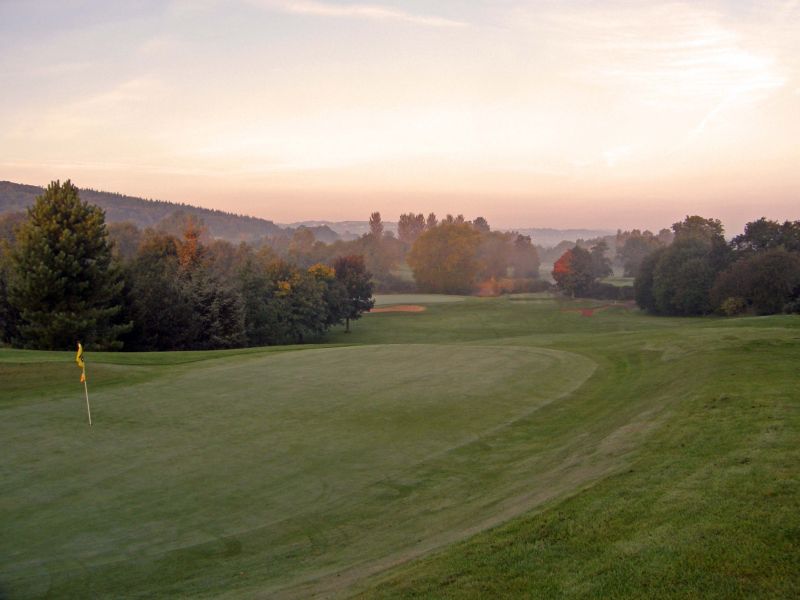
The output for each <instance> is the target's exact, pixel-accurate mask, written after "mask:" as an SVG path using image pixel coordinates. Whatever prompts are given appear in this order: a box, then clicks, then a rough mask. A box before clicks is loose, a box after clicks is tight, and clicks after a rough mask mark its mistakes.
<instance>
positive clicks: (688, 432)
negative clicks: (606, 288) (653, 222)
mask: <svg viewBox="0 0 800 600" xmlns="http://www.w3.org/2000/svg"><path fill="white" fill-rule="evenodd" d="M409 298H410V299H411V300H414V302H415V303H416V304H422V305H425V306H426V310H425V311H424V312H418V313H403V312H397V313H392V312H389V313H382V314H372V315H365V316H364V318H363V319H361V320H359V321H357V322H355V323H354V324H353V332H352V333H350V334H345V333H344V332H343V331H341V330H338V331H335V332H333V333H331V334H330V335H329V336H328V337H327V338H326V339H325V340H323V341H324V342H325V343H324V344H321V345H307V346H292V347H283V348H261V349H258V348H256V349H244V350H230V351H215V352H186V353H180V352H166V353H149V354H138V353H99V352H92V351H91V349H87V352H86V360H87V373H88V377H89V391H90V398H91V403H92V417H93V421H94V425H93V426H92V427H91V428H90V427H89V426H88V424H87V423H86V409H85V401H84V398H83V388H82V386H81V385H80V384H79V381H78V378H79V371H78V369H77V368H76V366H75V363H74V361H73V358H74V355H73V354H72V353H67V352H63V353H50V352H32V351H20V350H10V349H0V410H2V411H3V419H2V421H1V422H0V439H2V441H3V452H2V456H0V474H1V475H2V479H0V492H1V493H0V509H1V510H0V531H1V532H2V535H1V536H0V597H5V596H7V597H10V598H36V597H53V598H64V597H68V598H69V597H71V598H87V597H109V598H112V597H113V598H120V597H135V598H154V597H175V596H181V597H208V598H220V597H222V598H228V597H229V598H253V597H258V598H262V597H263V598H273V597H278V598H281V597H286V598H306V597H314V596H320V597H349V596H353V595H358V596H360V597H386V598H391V597H431V598H442V597H453V598H455V597H474V598H483V597H503V596H505V597H532V598H535V597H575V598H593V597H637V596H646V597H665V598H666V597H719V598H732V597H742V598H744V597H786V598H789V597H793V596H795V595H796V593H797V592H798V591H800V588H798V585H799V584H800V576H798V574H797V569H796V565H797V564H800V550H799V549H798V546H799V545H800V516H799V515H800V484H799V483H798V474H799V472H800V468H798V466H797V465H798V464H800V451H798V448H800V444H798V442H799V441H800V428H799V427H798V425H799V424H800V388H799V387H798V365H799V364H800V317H797V316H778V317H768V318H742V319H717V318H707V319H670V318H654V317H648V316H645V315H642V314H641V313H640V312H639V311H636V310H632V309H630V308H626V307H623V306H612V307H604V309H603V310H602V311H597V312H594V313H593V314H592V313H591V311H589V312H588V313H587V314H592V316H591V317H586V316H584V315H583V314H582V313H581V311H580V310H575V308H581V307H591V306H592V303H591V302H566V303H563V302H557V301H555V300H553V299H552V298H548V297H542V296H518V297H510V298H498V299H469V298H466V299H464V298H459V299H458V300H459V301H457V302H441V301H437V300H436V299H435V298H427V300H428V302H426V297H425V296H419V297H416V298H415V297H413V296H404V297H402V302H403V303H405V302H408V301H409ZM384 303H386V304H391V303H392V301H391V298H386V299H384ZM643 590H644V591H643Z"/></svg>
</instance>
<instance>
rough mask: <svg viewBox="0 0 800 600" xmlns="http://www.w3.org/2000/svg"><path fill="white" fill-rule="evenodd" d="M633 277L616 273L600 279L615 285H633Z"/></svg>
mask: <svg viewBox="0 0 800 600" xmlns="http://www.w3.org/2000/svg"><path fill="white" fill-rule="evenodd" d="M634 279H635V277H622V276H618V275H611V276H610V277H604V278H603V279H601V280H600V281H601V282H602V283H610V284H611V285H613V286H615V287H633V280H634Z"/></svg>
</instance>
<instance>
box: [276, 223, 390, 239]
mask: <svg viewBox="0 0 800 600" xmlns="http://www.w3.org/2000/svg"><path fill="white" fill-rule="evenodd" d="M281 226H282V227H287V228H291V229H297V228H298V227H308V228H309V229H316V228H318V227H325V228H327V229H330V230H331V231H333V232H335V233H336V235H338V236H339V237H340V238H341V239H343V240H355V239H357V238H360V237H361V236H362V235H364V234H365V233H369V221H298V222H297V223H289V224H286V225H281ZM383 229H384V231H391V232H392V233H395V234H396V233H397V223H395V222H392V221H383ZM317 239H321V238H317ZM322 241H325V240H324V239H323V240H322Z"/></svg>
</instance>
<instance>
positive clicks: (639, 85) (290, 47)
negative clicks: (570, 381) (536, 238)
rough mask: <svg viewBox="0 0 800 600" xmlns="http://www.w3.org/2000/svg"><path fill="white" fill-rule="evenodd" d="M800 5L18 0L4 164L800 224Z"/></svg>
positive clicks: (4, 50)
mask: <svg viewBox="0 0 800 600" xmlns="http://www.w3.org/2000/svg"><path fill="white" fill-rule="evenodd" d="M798 31H800V2H798V1H786V2H781V1H775V2H746V1H742V0H728V1H696V2H686V3H682V2H632V1H612V2H581V1H573V2H555V1H547V2H534V1H528V2H520V1H514V0H500V1H491V2H489V1H486V2H480V1H468V0H460V1H456V0H444V1H441V2H435V3H433V2H421V1H396V2H374V3H373V2H370V3H360V2H345V1H342V0H337V1H334V0H297V1H292V0H229V1H223V0H197V1H189V0H173V1H172V2H163V1H151V2H148V1H138V2H103V1H99V0H97V1H88V0H86V1H80V0H58V1H37V2H29V1H16V0H11V1H8V0H6V1H4V2H1V3H0V83H1V84H2V85H0V89H2V93H1V94H0V179H6V180H11V181H15V182H19V183H31V184H38V185H45V184H47V183H48V182H49V181H50V180H53V179H62V180H63V179H67V178H70V179H72V180H73V182H75V183H76V184H77V185H78V186H79V187H91V188H95V189H102V190H106V191H116V192H121V193H126V194H130V195H138V196H144V197H148V198H158V199H163V200H172V201H177V202H187V203H192V204H198V205H201V206H206V207H211V208H220V209H223V210H229V211H233V212H240V213H247V214H252V215H255V216H260V217H264V218H268V219H272V220H274V221H277V222H292V221H299V220H305V219H328V220H350V219H352V220H365V219H366V218H368V216H369V213H370V212H372V211H374V210H378V211H380V212H381V213H382V214H383V216H384V219H386V220H394V219H396V218H397V215H398V214H399V213H401V212H408V211H414V212H425V213H427V212H429V211H434V212H437V213H438V214H445V213H448V212H450V213H454V214H455V213H463V214H464V215H465V216H467V217H468V218H473V217H475V216H478V215H482V216H484V217H486V218H487V219H488V220H489V222H490V223H491V224H492V225H493V226H495V227H562V228H567V227H590V228H609V229H611V228H617V227H622V228H630V227H649V228H660V227H664V226H669V225H670V224H671V223H673V222H675V221H677V220H679V219H681V218H682V217H683V216H684V215H686V214H701V215H703V216H706V217H716V218H720V219H722V221H723V223H724V224H725V225H726V229H727V230H728V232H729V233H736V232H738V231H740V230H741V228H742V226H743V224H744V223H745V222H746V221H749V220H753V219H756V218H758V217H760V216H766V217H768V218H773V219H779V220H783V219H800V210H798V207H800V35H798Z"/></svg>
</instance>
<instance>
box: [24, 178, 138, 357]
mask: <svg viewBox="0 0 800 600" xmlns="http://www.w3.org/2000/svg"><path fill="white" fill-rule="evenodd" d="M122 286H123V282H122V279H121V276H120V273H119V270H118V269H117V268H116V267H115V265H114V264H112V259H111V245H110V243H109V241H108V235H107V231H106V225H105V214H104V212H103V210H102V209H100V208H98V207H96V206H92V205H90V204H88V203H86V202H83V201H82V200H81V199H80V197H79V196H78V189H77V188H76V187H75V186H74V185H73V184H72V183H71V182H70V181H69V180H67V181H65V182H64V183H63V184H61V183H60V182H58V181H55V182H53V183H51V184H50V185H49V186H48V187H47V190H46V191H45V192H44V194H42V195H41V196H39V197H38V198H37V199H36V202H35V204H34V205H33V206H32V207H31V208H29V209H28V221H27V222H26V223H25V225H24V226H23V227H22V228H21V229H20V231H19V237H18V239H17V245H16V249H15V251H14V253H13V254H12V276H11V282H10V286H9V300H10V302H11V304H12V305H13V306H14V307H15V308H16V309H17V310H18V311H19V315H20V322H19V324H18V330H19V338H20V339H19V340H17V343H21V344H22V345H24V346H27V347H30V348H40V349H50V350H65V349H70V348H74V347H75V343H76V341H78V340H81V341H82V342H83V343H84V345H85V346H87V347H95V348H117V347H119V346H120V345H121V344H120V343H119V342H118V341H117V338H118V337H119V335H121V334H122V333H123V332H125V331H126V330H128V329H129V328H130V325H128V324H118V323H115V322H114V318H115V317H116V316H117V315H118V313H119V312H120V310H121V308H122V306H121V291H122Z"/></svg>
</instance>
